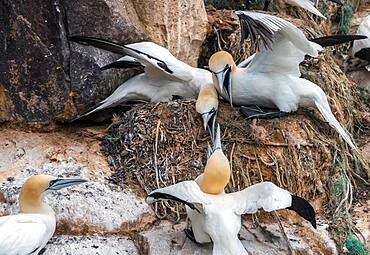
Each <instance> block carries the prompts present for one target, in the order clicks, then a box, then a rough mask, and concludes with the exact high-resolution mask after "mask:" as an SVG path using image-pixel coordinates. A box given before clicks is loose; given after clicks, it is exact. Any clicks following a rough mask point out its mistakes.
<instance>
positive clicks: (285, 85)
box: [209, 11, 357, 150]
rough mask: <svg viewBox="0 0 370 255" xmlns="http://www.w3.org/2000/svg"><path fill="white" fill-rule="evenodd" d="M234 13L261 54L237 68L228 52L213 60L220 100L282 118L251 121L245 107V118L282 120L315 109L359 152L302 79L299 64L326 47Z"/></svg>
mask: <svg viewBox="0 0 370 255" xmlns="http://www.w3.org/2000/svg"><path fill="white" fill-rule="evenodd" d="M235 13H236V15H237V16H238V17H239V21H240V26H241V38H242V41H243V40H244V39H246V38H248V37H250V39H251V43H252V46H253V47H255V49H256V50H257V53H255V54H254V55H252V56H251V57H250V58H248V59H247V61H245V62H244V63H243V66H242V67H241V66H236V64H235V62H234V60H233V57H232V56H231V55H230V54H229V53H228V52H225V51H220V52H217V53H215V54H213V55H212V56H211V58H210V59H209V68H210V70H211V71H212V73H213V81H214V84H215V87H216V89H217V91H218V93H219V95H220V96H222V97H223V98H225V99H226V100H228V101H229V102H230V104H231V105H233V104H235V105H239V106H248V105H257V106H261V107H266V108H277V109H279V111H278V112H272V113H264V114H253V115H250V114H248V112H247V110H246V109H247V108H243V107H241V112H242V113H244V114H247V115H249V117H251V116H253V117H259V118H274V117H281V116H284V115H286V114H287V113H289V112H294V111H297V109H298V108H299V107H317V108H318V110H319V111H320V113H321V114H322V115H323V117H324V118H325V120H326V121H327V122H329V124H330V125H332V126H333V127H334V128H335V129H336V130H337V132H338V133H339V134H340V136H341V137H342V138H343V139H344V140H345V141H346V142H347V143H348V145H349V146H350V147H351V148H353V149H355V150H357V148H356V146H355V145H354V143H353V142H352V140H351V138H350V136H349V135H348V134H347V132H346V130H344V129H343V127H342V126H341V125H340V123H339V122H338V120H337V119H336V118H335V116H334V115H333V113H332V112H331V109H330V105H329V103H328V100H327V97H326V95H325V93H324V91H323V90H322V89H321V88H320V87H319V86H317V85H316V84H314V83H312V82H311V81H309V80H306V79H304V78H301V77H300V76H301V72H300V70H299V63H300V62H302V61H303V60H304V57H305V56H306V55H309V56H312V57H317V56H318V53H319V51H321V50H322V46H321V45H319V44H318V43H315V42H312V41H309V40H308V39H307V38H306V36H305V35H304V34H303V32H302V31H301V30H299V29H298V28H297V27H296V26H294V25H293V24H291V23H290V22H288V21H286V20H284V19H282V18H279V17H276V16H272V15H268V14H264V13H256V12H247V11H237V12H235ZM354 39H356V37H354ZM327 40H329V41H330V40H331V38H327V39H326V40H324V39H323V40H319V41H321V43H327ZM345 40H347V39H346V38H345ZM338 42H341V40H339V39H338Z"/></svg>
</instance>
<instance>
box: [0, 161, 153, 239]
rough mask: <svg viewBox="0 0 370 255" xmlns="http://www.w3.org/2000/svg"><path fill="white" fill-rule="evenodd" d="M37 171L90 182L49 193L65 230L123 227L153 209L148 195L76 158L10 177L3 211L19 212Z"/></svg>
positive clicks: (4, 188) (4, 190)
mask: <svg viewBox="0 0 370 255" xmlns="http://www.w3.org/2000/svg"><path fill="white" fill-rule="evenodd" d="M35 174H50V175H54V176H55V175H57V176H60V177H82V178H85V179H87V180H89V182H87V183H86V184H81V185H78V186H73V187H70V188H67V189H63V190H60V191H55V192H53V193H51V194H49V195H47V196H46V197H45V201H46V202H47V203H48V204H49V205H51V206H52V208H54V210H55V212H56V215H57V220H58V222H59V223H61V222H63V223H64V224H63V225H67V226H65V227H64V228H65V229H61V228H59V231H61V232H62V233H64V232H73V233H76V232H77V233H81V232H99V231H101V232H107V231H108V232H109V231H113V230H119V229H120V227H121V225H123V224H128V223H133V222H135V221H139V220H140V219H141V218H142V217H143V216H144V215H146V214H149V213H150V208H149V206H148V205H147V204H146V203H145V201H144V199H142V198H138V197H136V196H135V195H134V194H133V193H132V192H131V191H130V190H129V189H125V190H120V189H119V188H118V187H117V186H115V185H111V184H109V183H108V181H106V180H105V179H104V178H103V176H102V174H101V173H99V172H91V171H89V170H88V169H87V168H84V167H80V166H79V165H78V164H77V162H76V161H75V160H73V159H69V160H67V161H62V162H55V163H48V164H45V165H44V166H43V167H42V168H41V169H34V168H27V169H24V170H21V171H20V172H19V173H18V175H16V176H14V177H10V178H8V181H6V182H3V183H2V184H1V186H0V191H1V192H2V193H3V194H4V197H5V201H6V203H4V204H2V205H1V207H0V208H1V209H0V213H1V214H13V213H16V212H18V194H19V191H20V188H21V186H22V184H23V183H24V181H25V180H26V179H27V177H29V176H32V175H35Z"/></svg>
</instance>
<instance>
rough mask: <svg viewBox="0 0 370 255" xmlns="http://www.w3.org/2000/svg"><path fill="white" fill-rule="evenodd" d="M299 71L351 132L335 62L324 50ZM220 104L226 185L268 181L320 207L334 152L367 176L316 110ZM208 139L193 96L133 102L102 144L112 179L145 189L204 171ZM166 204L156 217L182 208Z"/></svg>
mask: <svg viewBox="0 0 370 255" xmlns="http://www.w3.org/2000/svg"><path fill="white" fill-rule="evenodd" d="M313 61H315V63H312V62H313ZM312 66H315V67H312ZM303 73H304V74H305V76H306V77H307V78H309V79H310V80H312V81H314V82H316V83H317V84H320V85H322V88H323V89H324V90H325V91H326V92H327V94H328V96H329V97H330V103H331V108H332V111H333V112H334V114H335V115H336V117H337V119H338V120H339V121H340V122H341V123H342V125H343V126H344V127H345V128H347V130H349V131H350V132H351V130H352V127H353V120H354V118H355V116H356V115H354V114H353V111H352V110H351V109H353V108H352V103H353V97H352V89H351V84H350V83H349V81H348V80H347V79H346V77H345V76H344V75H343V74H342V73H341V71H340V69H339V68H338V67H337V66H336V64H335V63H334V61H332V59H331V58H330V57H328V56H322V57H321V58H319V59H318V60H317V59H316V60H310V61H306V63H305V64H304V65H303ZM219 108H220V109H219V113H218V116H217V121H218V123H220V125H221V130H222V131H221V132H222V144H223V148H224V152H225V154H226V155H227V156H228V158H229V159H230V162H231V165H232V178H231V181H230V183H229V185H228V187H227V191H228V192H232V191H237V190H241V189H244V188H245V187H247V186H249V185H251V184H254V183H257V182H260V181H262V180H265V181H267V180H269V181H272V182H274V183H276V184H278V185H279V186H281V187H284V188H285V189H287V190H289V191H291V192H293V193H295V194H297V195H300V196H302V197H305V198H307V199H310V200H311V201H312V200H316V201H318V202H317V204H318V207H319V204H320V203H321V202H322V201H326V199H327V191H328V183H329V180H330V177H331V176H334V175H335V173H336V165H337V164H336V161H337V160H338V159H339V160H340V162H341V164H342V167H343V166H344V167H345V168H346V169H348V171H349V172H350V173H351V176H355V177H356V176H357V177H359V178H366V174H365V172H364V170H363V168H362V167H361V166H362V165H361V162H362V161H361V160H359V159H358V158H357V157H356V156H354V155H353V154H352V152H351V151H350V150H349V149H348V147H347V145H346V144H345V143H344V142H343V141H342V140H341V139H340V138H339V136H338V134H337V133H336V131H335V130H334V129H333V128H332V127H330V126H329V125H328V124H327V123H326V122H325V121H323V119H322V117H321V116H320V115H319V113H318V112H317V111H316V110H314V109H312V110H311V109H304V110H300V111H299V112H297V113H292V114H291V115H290V116H288V117H284V118H281V119H273V120H254V121H251V120H245V119H244V118H243V117H242V116H241V115H240V113H239V112H238V109H237V108H232V107H231V106H229V105H228V104H227V103H222V104H221V105H220V107H219ZM209 142H210V139H209V137H208V134H207V133H206V132H205V131H204V130H203V128H202V122H201V118H200V116H198V114H197V113H196V111H195V102H194V101H175V102H170V103H161V104H155V105H154V104H142V105H137V106H136V107H134V108H133V109H132V110H130V111H128V112H126V113H123V114H122V115H120V116H116V117H115V119H114V123H113V125H112V126H111V127H110V129H109V131H108V135H107V137H106V139H105V142H104V150H105V153H106V154H107V156H108V157H109V159H110V162H111V165H112V167H113V170H114V171H113V172H114V174H113V175H112V180H113V181H114V182H115V183H117V184H120V185H130V184H131V183H135V184H138V185H140V187H141V188H142V190H144V191H145V192H146V193H149V192H150V191H152V190H154V189H156V188H159V187H164V186H168V185H171V184H174V183H177V182H180V181H183V180H193V179H195V178H196V177H197V176H198V175H199V174H201V173H202V171H203V169H204V166H205V163H206V152H207V143H209ZM361 176H362V177H361ZM339 202H340V201H338V203H339ZM167 205H168V206H164V207H161V208H156V211H157V215H158V216H160V217H165V216H166V214H167V213H169V212H171V211H175V212H176V214H178V213H179V211H178V210H177V207H173V206H172V205H171V204H167ZM182 212H183V211H182V210H180V213H182Z"/></svg>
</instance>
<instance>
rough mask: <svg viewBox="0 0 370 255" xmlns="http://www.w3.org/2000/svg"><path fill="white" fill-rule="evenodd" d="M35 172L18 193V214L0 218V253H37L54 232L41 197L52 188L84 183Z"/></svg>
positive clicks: (52, 219)
mask: <svg viewBox="0 0 370 255" xmlns="http://www.w3.org/2000/svg"><path fill="white" fill-rule="evenodd" d="M84 182H86V180H83V179H72V178H68V179H61V178H56V177H53V176H50V175H35V176H32V177H30V178H28V179H27V180H26V182H25V183H24V184H23V186H22V189H21V192H20V194H19V210H20V213H19V214H15V215H8V216H3V217H0V255H37V254H39V252H40V251H41V250H42V249H43V248H44V247H45V245H46V243H47V242H48V241H49V239H50V238H51V237H52V236H53V234H54V232H55V225H56V219H55V214H54V211H53V209H52V208H51V207H50V206H49V205H47V204H46V203H44V201H43V198H44V196H45V195H47V194H48V193H49V192H52V191H53V190H59V189H62V188H65V187H69V186H72V185H77V184H80V183H84Z"/></svg>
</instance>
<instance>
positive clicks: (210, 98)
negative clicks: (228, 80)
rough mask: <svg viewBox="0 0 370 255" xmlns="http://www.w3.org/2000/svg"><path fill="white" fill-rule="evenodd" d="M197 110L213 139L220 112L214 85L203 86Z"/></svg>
mask: <svg viewBox="0 0 370 255" xmlns="http://www.w3.org/2000/svg"><path fill="white" fill-rule="evenodd" d="M195 109H196V111H197V112H198V113H199V114H200V115H201V116H202V119H203V125H204V129H205V130H206V129H207V127H208V131H209V133H210V135H211V138H212V139H213V134H214V129H215V123H216V115H217V110H218V94H217V91H216V88H215V87H214V86H213V84H206V85H202V86H201V88H200V91H199V95H198V98H197V102H196V104H195Z"/></svg>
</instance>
